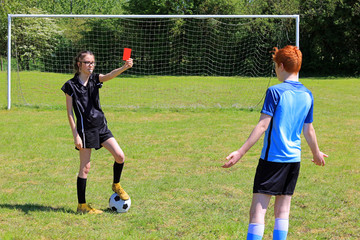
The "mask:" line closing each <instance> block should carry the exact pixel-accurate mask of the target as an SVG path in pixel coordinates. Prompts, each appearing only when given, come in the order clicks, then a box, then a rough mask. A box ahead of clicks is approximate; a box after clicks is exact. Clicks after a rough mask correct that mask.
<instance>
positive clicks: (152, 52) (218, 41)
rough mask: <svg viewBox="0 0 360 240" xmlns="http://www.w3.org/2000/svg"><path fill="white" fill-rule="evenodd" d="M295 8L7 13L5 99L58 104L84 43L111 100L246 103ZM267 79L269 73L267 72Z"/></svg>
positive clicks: (257, 96)
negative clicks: (116, 72) (128, 63)
mask: <svg viewBox="0 0 360 240" xmlns="http://www.w3.org/2000/svg"><path fill="white" fill-rule="evenodd" d="M296 17H297V16H278V17H274V16H258V17H254V16H249V17H244V16H223V17H221V16H144V15H142V16H131V15H130V16H101V15H97V16H84V15H82V16H73V15H70V16H69V15H67V16H66V15H63V16H59V15H13V16H12V18H11V44H9V47H10V49H11V50H10V52H11V58H10V57H8V58H9V59H11V69H12V71H11V72H10V73H11V74H8V75H11V79H10V81H9V82H11V104H13V105H30V106H48V107H54V108H57V107H60V108H62V107H65V97H64V94H63V93H62V92H61V90H60V88H61V86H62V85H63V84H64V83H65V82H66V81H67V80H69V79H70V78H72V76H73V64H74V62H73V61H74V57H75V56H76V55H77V53H78V52H80V51H82V50H90V51H92V52H93V53H94V55H95V59H96V68H95V72H96V73H102V74H106V73H108V72H110V71H111V70H113V69H115V68H118V67H120V66H122V65H123V63H124V61H123V60H122V55H123V49H124V48H131V49H132V55H131V57H132V58H133V59H134V66H133V68H132V69H129V70H127V71H126V72H124V73H123V74H122V75H120V76H119V77H117V78H116V79H114V80H112V81H110V82H107V83H105V84H104V86H103V88H102V90H101V93H100V97H101V103H102V106H103V107H111V108H254V107H256V106H258V105H259V104H260V103H261V102H262V98H263V96H264V93H265V90H266V88H267V87H268V86H269V85H270V84H272V83H271V79H273V80H274V79H275V78H272V76H273V74H274V73H273V71H272V69H273V64H272V59H271V53H270V51H271V50H272V48H273V47H283V46H285V45H289V44H292V45H295V44H298V40H297V34H296V32H297V27H296V19H297V18H296ZM274 82H275V80H274Z"/></svg>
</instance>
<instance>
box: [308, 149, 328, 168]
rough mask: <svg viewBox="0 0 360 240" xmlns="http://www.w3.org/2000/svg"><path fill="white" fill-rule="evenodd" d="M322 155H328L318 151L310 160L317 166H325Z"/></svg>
mask: <svg viewBox="0 0 360 240" xmlns="http://www.w3.org/2000/svg"><path fill="white" fill-rule="evenodd" d="M324 157H329V156H328V155H327V154H325V153H323V152H319V154H318V155H317V156H313V159H312V160H311V161H312V162H313V163H315V164H316V165H318V166H325V159H324Z"/></svg>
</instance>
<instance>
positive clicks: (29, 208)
mask: <svg viewBox="0 0 360 240" xmlns="http://www.w3.org/2000/svg"><path fill="white" fill-rule="evenodd" d="M0 208H8V209H16V210H21V211H22V212H24V213H25V214H29V212H63V213H73V214H74V213H76V212H75V211H73V210H70V209H68V208H63V207H51V206H44V205H39V204H31V203H28V204H0Z"/></svg>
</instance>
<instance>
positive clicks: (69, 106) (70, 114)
mask: <svg viewBox="0 0 360 240" xmlns="http://www.w3.org/2000/svg"><path fill="white" fill-rule="evenodd" d="M65 95H66V112H67V116H68V119H69V124H70V128H71V131H72V134H73V137H74V144H75V146H76V147H77V148H78V149H81V148H82V140H81V138H80V136H79V134H78V132H77V129H76V124H75V118H74V113H73V104H72V97H71V96H70V95H68V94H65Z"/></svg>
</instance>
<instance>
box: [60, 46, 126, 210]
mask: <svg viewBox="0 0 360 240" xmlns="http://www.w3.org/2000/svg"><path fill="white" fill-rule="evenodd" d="M95 65H96V64H95V56H94V54H93V53H92V52H90V51H83V52H80V53H79V54H78V55H77V56H76V58H75V63H74V68H75V71H76V73H75V75H74V77H73V78H72V79H70V80H69V81H67V82H66V83H65V84H64V85H63V86H62V88H61V90H62V91H63V92H64V93H65V95H66V109H67V116H68V119H69V124H70V128H71V131H72V134H73V137H74V144H75V148H76V149H77V150H79V154H80V169H79V174H78V178H77V196H78V207H77V212H79V213H90V214H100V213H102V211H101V210H98V209H95V208H92V207H91V206H89V205H88V204H86V199H85V190H86V180H87V176H88V173H89V170H90V156H91V149H92V148H95V149H96V150H98V149H100V148H101V147H104V148H106V149H107V150H108V151H109V152H110V153H111V154H112V155H113V156H114V159H115V162H114V165H113V171H114V176H113V185H112V189H113V191H114V192H116V193H117V194H118V195H119V196H120V198H121V199H123V200H127V199H129V195H128V194H127V193H126V192H125V191H124V189H123V188H122V187H121V186H120V183H119V182H120V177H121V172H122V170H123V167H124V160H125V155H124V152H123V151H122V149H121V148H120V146H119V144H118V143H117V141H116V140H115V138H114V136H113V135H112V133H111V131H110V130H109V129H108V127H107V121H106V118H105V115H104V112H103V111H102V109H101V106H100V101H99V89H100V88H101V87H102V84H103V83H104V82H106V81H109V80H111V79H113V78H115V77H116V76H118V75H119V74H121V73H122V72H124V71H125V70H127V69H129V68H131V67H132V66H133V60H132V59H131V58H130V59H129V60H127V61H126V62H125V64H124V65H123V66H122V67H120V68H117V69H115V70H113V71H111V72H110V73H108V74H105V75H103V74H97V73H93V71H94V68H95ZM74 112H75V116H76V123H75V118H74Z"/></svg>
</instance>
